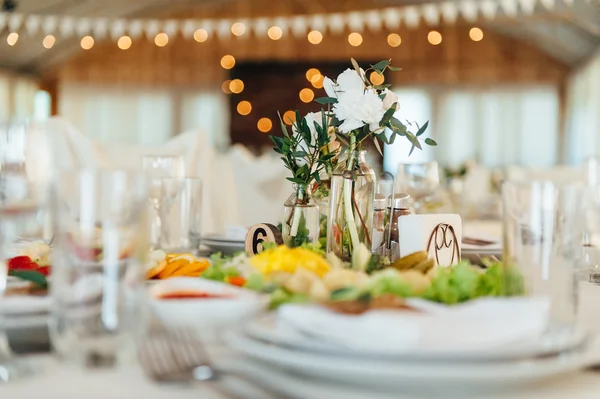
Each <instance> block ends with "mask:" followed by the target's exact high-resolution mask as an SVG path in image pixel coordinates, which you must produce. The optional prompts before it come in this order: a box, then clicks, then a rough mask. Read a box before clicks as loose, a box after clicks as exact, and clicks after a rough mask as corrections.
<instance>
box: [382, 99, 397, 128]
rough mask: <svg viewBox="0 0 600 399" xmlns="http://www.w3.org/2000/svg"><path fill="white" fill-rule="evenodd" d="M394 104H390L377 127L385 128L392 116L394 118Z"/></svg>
mask: <svg viewBox="0 0 600 399" xmlns="http://www.w3.org/2000/svg"><path fill="white" fill-rule="evenodd" d="M396 104H397V103H394V104H392V106H391V107H390V108H389V109H388V110H387V111H385V114H383V118H381V121H380V122H379V126H387V125H388V124H389V123H390V121H391V120H392V116H394V112H396Z"/></svg>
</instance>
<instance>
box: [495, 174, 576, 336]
mask: <svg viewBox="0 0 600 399" xmlns="http://www.w3.org/2000/svg"><path fill="white" fill-rule="evenodd" d="M585 198H586V195H585V191H584V187H582V186H577V185H570V186H557V185H556V184H554V183H552V182H549V181H533V182H527V183H517V182H507V183H505V184H504V186H503V187H502V200H503V207H504V262H505V264H506V265H508V266H516V267H517V269H518V270H519V271H520V272H521V274H522V277H523V283H524V288H525V292H526V294H527V295H533V296H541V297H546V298H548V299H549V301H550V317H551V322H553V323H554V324H558V325H572V324H574V323H575V321H576V308H577V301H576V295H577V292H576V279H575V276H576V267H577V265H578V264H579V263H580V262H581V255H582V244H583V232H584V228H583V218H584V214H585V209H586V207H587V204H585V200H584V199H585Z"/></svg>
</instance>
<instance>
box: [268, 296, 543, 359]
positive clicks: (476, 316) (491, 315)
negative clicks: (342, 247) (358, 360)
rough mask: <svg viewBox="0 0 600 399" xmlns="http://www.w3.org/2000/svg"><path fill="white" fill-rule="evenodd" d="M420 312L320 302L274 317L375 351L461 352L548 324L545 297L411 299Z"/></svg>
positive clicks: (525, 336)
mask: <svg viewBox="0 0 600 399" xmlns="http://www.w3.org/2000/svg"><path fill="white" fill-rule="evenodd" d="M408 304H409V305H410V306H412V307H414V308H416V309H418V310H419V311H418V312H411V311H402V310H373V311H369V312H367V313H364V314H362V315H346V314H341V313H336V312H334V311H332V310H329V309H327V308H325V307H322V306H318V305H294V304H291V305H284V306H282V307H280V308H279V310H278V322H279V323H282V324H284V325H287V326H291V327H292V328H294V329H296V330H297V331H299V332H301V333H302V334H304V335H307V336H310V337H312V338H313V339H319V340H322V341H323V342H327V343H332V344H335V345H336V346H338V347H344V348H347V349H349V350H357V351H361V352H365V351H374V352H379V353H407V352H417V351H418V352H436V353H439V352H459V351H460V352H464V351H478V350H482V349H493V348H497V347H501V346H503V345H506V344H510V343H514V342H519V341H526V340H531V339H535V338H537V337H539V336H541V335H542V334H543V333H544V331H545V330H546V328H547V326H548V318H549V311H550V301H549V300H548V299H547V298H542V297H540V298H482V299H478V300H474V301H470V302H468V303H465V304H462V305H454V306H444V305H438V304H435V303H431V302H427V301H423V300H418V299H410V300H408Z"/></svg>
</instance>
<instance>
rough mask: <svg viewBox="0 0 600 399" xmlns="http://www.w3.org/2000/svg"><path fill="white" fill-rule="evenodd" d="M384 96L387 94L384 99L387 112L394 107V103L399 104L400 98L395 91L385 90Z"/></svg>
mask: <svg viewBox="0 0 600 399" xmlns="http://www.w3.org/2000/svg"><path fill="white" fill-rule="evenodd" d="M383 94H385V97H384V99H383V108H385V109H386V110H388V109H390V108H391V107H392V105H394V103H397V102H398V96H397V95H396V93H394V92H393V91H391V90H388V89H385V91H384V92H383ZM396 109H398V108H396Z"/></svg>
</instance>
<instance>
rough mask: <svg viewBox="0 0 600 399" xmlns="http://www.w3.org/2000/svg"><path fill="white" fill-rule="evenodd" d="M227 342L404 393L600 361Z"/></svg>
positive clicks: (298, 369) (271, 360) (508, 381)
mask: <svg viewBox="0 0 600 399" xmlns="http://www.w3.org/2000/svg"><path fill="white" fill-rule="evenodd" d="M348 333H349V334H351V333H352V332H351V331H349V332H348ZM226 339H227V341H228V343H229V345H230V346H231V347H233V348H234V349H236V350H238V351H240V352H242V353H244V354H246V355H248V356H250V357H251V358H254V359H258V360H260V361H263V362H266V363H268V364H270V365H274V366H276V367H281V368H283V369H286V370H289V371H291V372H293V373H295V374H296V375H297V374H301V375H304V376H309V377H313V378H320V379H326V380H332V381H336V382H338V383H342V384H353V383H356V382H357V381H360V383H361V385H369V386H379V387H382V386H384V387H386V388H387V389H398V390H400V391H402V390H403V389H404V388H406V387H410V386H413V387H414V386H437V387H439V386H454V387H461V388H465V387H468V388H469V389H477V388H485V389H493V388H499V387H502V388H506V387H509V386H516V385H520V384H524V383H530V382H533V381H539V380H543V379H548V378H551V377H554V376H557V375H560V374H565V373H568V372H573V371H575V370H578V369H581V368H584V367H588V366H591V365H593V364H596V363H597V362H598V361H599V360H600V353H598V351H597V350H593V349H592V348H590V347H588V346H582V347H581V348H580V349H578V350H575V351H572V352H566V353H562V354H560V355H557V356H550V357H541V358H526V359H520V360H513V361H504V362H491V361H490V362H462V363H461V362H458V363H457V362H423V361H411V360H396V361H386V360H381V359H373V358H361V359H357V358H351V357H340V356H332V355H330V354H323V353H313V352H306V351H300V350H293V349H290V348H284V347H281V346H276V345H273V344H268V343H265V342H262V341H260V340H256V339H252V338H251V337H248V336H247V335H245V334H243V333H241V332H235V331H232V332H229V333H228V334H227V335H226Z"/></svg>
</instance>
